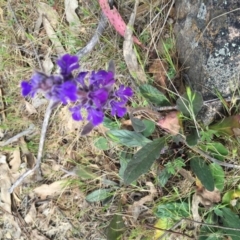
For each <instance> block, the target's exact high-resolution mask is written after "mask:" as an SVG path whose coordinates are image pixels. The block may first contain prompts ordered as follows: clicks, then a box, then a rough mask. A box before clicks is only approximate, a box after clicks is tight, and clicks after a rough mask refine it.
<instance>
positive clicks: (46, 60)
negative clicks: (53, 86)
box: [42, 49, 54, 75]
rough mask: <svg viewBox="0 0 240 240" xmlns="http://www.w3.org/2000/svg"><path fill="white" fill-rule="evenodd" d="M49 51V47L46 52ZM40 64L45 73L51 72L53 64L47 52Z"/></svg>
mask: <svg viewBox="0 0 240 240" xmlns="http://www.w3.org/2000/svg"><path fill="white" fill-rule="evenodd" d="M49 52H50V49H49V50H48V53H49ZM42 66H43V70H44V72H45V73H46V74H49V75H50V74H51V72H52V70H53V67H54V64H53V62H52V60H51V58H50V57H49V54H47V55H46V56H45V58H44V60H43V62H42Z"/></svg>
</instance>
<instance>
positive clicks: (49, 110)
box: [36, 101, 56, 178]
mask: <svg viewBox="0 0 240 240" xmlns="http://www.w3.org/2000/svg"><path fill="white" fill-rule="evenodd" d="M54 104H56V103H55V102H54V101H50V102H49V104H48V106H47V109H46V112H45V115H44V120H43V124H42V130H41V136H40V141H39V147H38V155H37V163H36V169H37V176H38V177H39V178H40V177H41V175H42V174H41V160H42V153H43V147H44V142H45V138H46V132H47V128H48V123H49V119H50V116H51V113H52V109H53V106H54Z"/></svg>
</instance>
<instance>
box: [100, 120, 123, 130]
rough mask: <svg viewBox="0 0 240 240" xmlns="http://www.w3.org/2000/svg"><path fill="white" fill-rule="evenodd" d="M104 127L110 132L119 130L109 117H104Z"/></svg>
mask: <svg viewBox="0 0 240 240" xmlns="http://www.w3.org/2000/svg"><path fill="white" fill-rule="evenodd" d="M103 126H104V127H106V128H108V129H110V130H114V129H119V125H118V124H117V123H116V122H115V121H112V120H111V119H110V118H108V117H104V121H103Z"/></svg>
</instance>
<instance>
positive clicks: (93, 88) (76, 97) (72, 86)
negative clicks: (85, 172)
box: [21, 54, 133, 132]
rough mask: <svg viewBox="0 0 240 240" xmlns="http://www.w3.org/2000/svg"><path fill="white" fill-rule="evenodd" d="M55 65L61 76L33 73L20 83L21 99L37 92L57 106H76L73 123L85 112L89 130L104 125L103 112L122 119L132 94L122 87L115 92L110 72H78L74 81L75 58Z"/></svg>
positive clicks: (127, 88) (73, 110)
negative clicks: (27, 79)
mask: <svg viewBox="0 0 240 240" xmlns="http://www.w3.org/2000/svg"><path fill="white" fill-rule="evenodd" d="M57 64H58V66H59V67H60V74H56V75H50V76H49V75H46V74H45V73H41V72H36V73H34V74H33V76H32V78H31V79H30V80H29V81H22V83H21V88H22V95H23V96H28V95H29V96H31V97H33V96H34V94H35V93H36V92H38V91H41V92H43V93H44V94H45V97H47V98H48V99H51V100H53V101H54V102H56V103H60V102H61V103H63V104H67V103H68V102H72V103H75V104H76V105H75V106H74V107H71V108H70V111H71V113H72V118H73V119H74V120H76V121H80V120H83V116H82V114H81V111H82V110H83V109H85V111H86V112H87V120H88V121H89V123H88V124H87V125H86V126H87V128H88V130H89V129H90V130H91V129H92V128H93V127H94V126H97V125H99V124H100V123H102V122H103V119H104V114H105V112H106V111H110V112H111V114H112V115H114V116H118V117H123V116H124V115H125V113H126V111H127V110H126V107H125V105H126V103H127V101H128V99H129V97H131V96H132V95H133V92H132V89H131V88H129V87H125V86H124V85H121V86H120V88H119V89H118V90H114V88H113V86H114V83H115V79H114V73H113V72H112V71H105V70H99V71H96V72H95V71H93V72H91V73H89V72H80V73H79V74H78V75H77V76H76V77H74V76H73V73H72V72H73V70H76V69H79V63H78V57H77V56H72V55H69V54H65V55H63V56H62V57H61V58H60V59H58V60H57ZM87 132H88V131H87Z"/></svg>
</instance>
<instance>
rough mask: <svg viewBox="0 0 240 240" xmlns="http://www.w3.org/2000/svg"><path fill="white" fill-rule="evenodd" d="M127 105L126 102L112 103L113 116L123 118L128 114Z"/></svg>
mask: <svg viewBox="0 0 240 240" xmlns="http://www.w3.org/2000/svg"><path fill="white" fill-rule="evenodd" d="M125 104H126V103H125V102H116V101H112V102H111V103H110V105H111V109H112V110H111V114H112V115H113V116H116V115H117V116H118V117H123V116H124V115H125V114H126V112H127V109H126V107H125Z"/></svg>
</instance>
